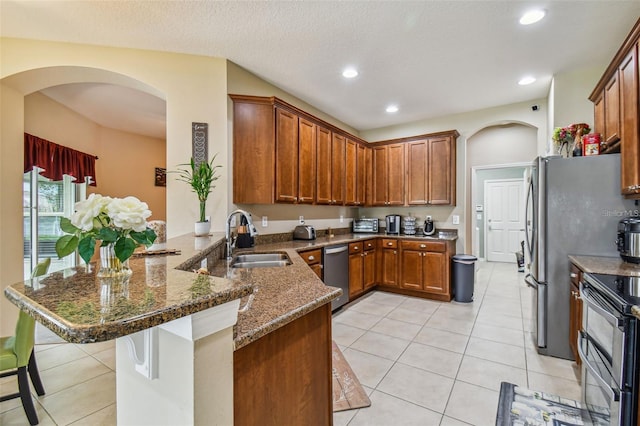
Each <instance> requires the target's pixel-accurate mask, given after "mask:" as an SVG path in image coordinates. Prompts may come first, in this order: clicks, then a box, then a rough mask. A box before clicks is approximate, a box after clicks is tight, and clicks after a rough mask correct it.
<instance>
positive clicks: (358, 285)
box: [349, 253, 364, 300]
mask: <svg viewBox="0 0 640 426" xmlns="http://www.w3.org/2000/svg"><path fill="white" fill-rule="evenodd" d="M362 282H363V281H362V253H357V254H350V255H349V300H351V299H353V298H354V297H356V296H358V295H359V294H360V293H362V292H363V290H364V287H363V285H362Z"/></svg>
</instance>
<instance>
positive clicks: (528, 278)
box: [524, 274, 538, 290]
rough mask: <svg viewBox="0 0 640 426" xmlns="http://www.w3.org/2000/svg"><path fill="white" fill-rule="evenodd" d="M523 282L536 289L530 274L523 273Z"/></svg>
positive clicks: (536, 285) (536, 286)
mask: <svg viewBox="0 0 640 426" xmlns="http://www.w3.org/2000/svg"><path fill="white" fill-rule="evenodd" d="M524 282H525V283H526V284H527V285H528V286H529V287H531V288H533V289H534V290H537V289H538V284H537V283H536V282H535V281H533V278H531V274H527V275H525V277H524Z"/></svg>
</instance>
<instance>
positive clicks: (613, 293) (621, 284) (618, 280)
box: [584, 274, 640, 314]
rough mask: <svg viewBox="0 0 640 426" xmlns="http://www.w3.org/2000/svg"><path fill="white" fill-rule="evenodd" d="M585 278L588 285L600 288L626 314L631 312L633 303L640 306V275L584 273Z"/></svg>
mask: <svg viewBox="0 0 640 426" xmlns="http://www.w3.org/2000/svg"><path fill="white" fill-rule="evenodd" d="M584 280H585V281H586V282H587V284H588V285H592V286H594V287H595V288H597V289H598V290H600V293H601V294H602V295H603V296H605V297H606V298H607V300H608V301H609V302H610V303H612V304H613V305H614V306H615V307H616V308H617V309H618V310H619V311H621V312H622V313H624V314H630V313H631V307H632V306H633V305H637V306H640V277H626V276H623V275H607V274H584Z"/></svg>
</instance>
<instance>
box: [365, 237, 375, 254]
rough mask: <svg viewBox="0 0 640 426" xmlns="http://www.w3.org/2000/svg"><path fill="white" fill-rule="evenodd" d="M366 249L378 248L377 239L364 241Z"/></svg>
mask: <svg viewBox="0 0 640 426" xmlns="http://www.w3.org/2000/svg"><path fill="white" fill-rule="evenodd" d="M363 246H364V250H365V251H370V250H375V249H376V240H367V241H364V242H363Z"/></svg>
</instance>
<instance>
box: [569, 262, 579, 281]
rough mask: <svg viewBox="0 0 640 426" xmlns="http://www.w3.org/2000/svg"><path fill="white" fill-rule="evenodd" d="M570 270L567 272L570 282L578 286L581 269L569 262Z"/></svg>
mask: <svg viewBox="0 0 640 426" xmlns="http://www.w3.org/2000/svg"><path fill="white" fill-rule="evenodd" d="M570 271H571V272H570V273H569V277H570V278H571V283H572V284H573V285H575V286H576V287H579V286H580V280H581V279H582V271H581V270H580V268H578V267H577V266H576V265H574V264H573V263H572V264H571V270H570Z"/></svg>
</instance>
